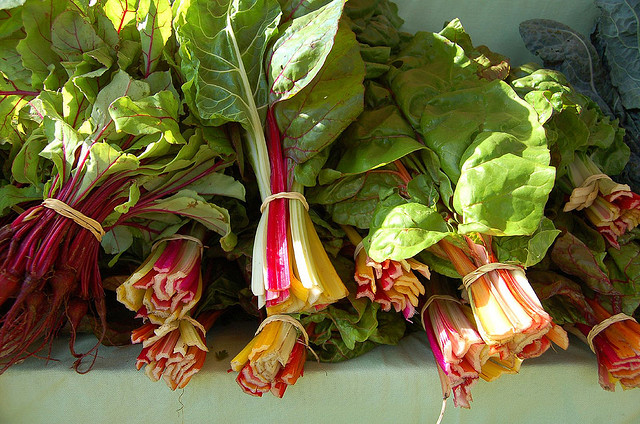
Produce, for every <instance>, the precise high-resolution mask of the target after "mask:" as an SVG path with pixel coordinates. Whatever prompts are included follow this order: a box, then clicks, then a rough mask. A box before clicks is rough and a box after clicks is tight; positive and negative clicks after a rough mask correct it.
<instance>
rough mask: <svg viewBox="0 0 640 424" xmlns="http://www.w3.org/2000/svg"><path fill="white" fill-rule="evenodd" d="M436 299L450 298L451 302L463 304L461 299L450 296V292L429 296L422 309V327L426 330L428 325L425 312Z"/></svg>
mask: <svg viewBox="0 0 640 424" xmlns="http://www.w3.org/2000/svg"><path fill="white" fill-rule="evenodd" d="M434 300H448V301H449V302H455V303H458V304H462V303H461V302H460V300H458V299H456V298H455V297H453V296H449V295H448V294H434V295H431V297H429V299H427V301H426V302H425V303H424V306H423V307H422V309H420V321H421V322H422V328H424V329H425V330H426V329H427V327H426V326H425V325H424V313H425V311H426V310H427V308H428V307H429V305H431V304H432V303H433V301H434Z"/></svg>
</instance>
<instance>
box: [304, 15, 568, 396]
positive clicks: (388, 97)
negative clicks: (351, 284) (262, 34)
mask: <svg viewBox="0 0 640 424" xmlns="http://www.w3.org/2000/svg"><path fill="white" fill-rule="evenodd" d="M370 48H371V46H370V45H369V46H367V47H366V48H364V49H363V57H365V54H366V53H365V52H366V51H367V50H368V49H370ZM389 52H390V58H389V59H388V62H387V67H388V69H387V70H386V72H385V73H383V74H381V75H377V74H374V75H370V78H369V79H368V80H367V81H366V82H365V87H366V89H365V111H364V112H363V113H362V114H361V115H360V116H359V117H358V119H357V120H356V122H355V123H354V124H352V125H351V126H350V127H349V128H347V130H346V131H345V132H344V133H343V134H342V135H341V137H340V138H339V140H338V142H337V143H336V145H335V147H334V148H333V150H332V152H331V154H330V157H329V160H328V161H327V165H326V166H325V168H324V169H323V170H322V171H321V172H320V174H319V182H320V186H318V187H316V188H315V189H313V191H312V192H311V195H310V200H311V201H312V202H314V203H317V204H321V205H325V208H326V209H327V211H328V213H330V214H331V217H332V219H333V220H334V221H335V222H337V223H340V224H343V225H350V226H353V227H357V228H360V229H362V230H367V231H368V234H367V236H366V237H364V240H362V243H361V244H362V246H363V247H364V249H363V250H364V251H366V255H364V256H363V258H362V261H360V260H359V259H360V258H356V277H355V279H356V281H358V282H359V283H360V282H361V281H362V280H363V279H364V280H366V278H365V276H366V275H367V270H366V267H365V265H366V266H369V267H372V268H373V269H381V270H382V272H381V274H380V277H379V280H378V277H376V278H373V277H371V278H369V279H368V281H371V289H367V290H365V289H363V290H361V287H362V286H360V287H359V288H358V294H357V296H358V297H370V298H371V299H372V300H373V301H375V302H378V303H380V304H381V305H383V307H384V305H385V304H387V303H389V301H390V299H391V298H392V296H395V292H397V291H398V290H400V289H399V288H396V285H397V286H398V287H399V286H401V285H402V286H404V287H406V285H407V276H406V274H405V276H403V277H401V278H399V279H398V280H395V279H394V278H393V277H391V276H392V275H401V274H403V273H404V271H403V272H400V270H402V269H403V270H411V272H413V271H414V270H418V269H420V268H421V267H423V266H424V264H427V265H429V267H430V268H431V270H432V271H434V270H435V271H436V272H438V273H443V274H445V275H448V276H450V277H453V278H461V277H465V276H466V275H467V274H473V273H475V272H476V269H478V268H481V269H483V270H484V269H489V268H488V266H492V267H493V266H495V264H496V263H499V262H501V263H504V262H509V263H510V268H509V267H506V269H501V268H493V269H492V270H491V271H483V273H482V274H481V275H480V276H479V277H478V278H477V280H475V282H474V281H472V282H471V283H469V284H468V285H466V287H465V290H463V292H464V293H463V295H462V297H464V298H465V299H466V300H467V301H468V302H469V303H470V305H471V308H472V312H471V311H470V312H471V315H470V318H471V321H465V322H467V324H465V325H467V326H468V330H469V331H471V329H473V331H475V332H476V334H477V340H479V341H480V342H481V343H482V344H484V345H485V346H486V349H487V351H486V352H487V353H485V354H482V355H481V356H476V358H477V359H476V360H474V361H472V362H473V372H471V373H470V374H469V373H467V374H464V375H459V374H458V369H457V368H455V367H454V368H452V367H451V364H450V363H449V362H447V360H446V357H445V356H443V355H437V354H436V359H437V362H438V364H439V369H440V370H441V371H442V373H443V375H444V377H443V384H444V386H447V387H448V388H453V393H454V398H455V403H456V404H457V405H464V406H467V407H468V406H469V401H470V400H471V396H470V393H469V391H468V388H467V386H468V385H469V384H470V383H472V382H473V381H475V380H476V379H477V378H478V377H480V376H483V378H486V379H489V380H490V379H493V378H495V376H497V375H499V374H500V372H497V371H495V370H496V369H497V368H500V367H502V369H507V368H508V369H510V370H512V371H513V370H515V369H517V366H518V364H519V362H518V361H521V360H522V359H524V358H528V357H534V356H538V355H540V354H542V353H543V352H544V351H545V350H547V349H548V348H549V346H550V341H554V342H556V343H558V344H559V345H560V346H562V347H566V344H567V338H566V334H564V332H563V330H562V329H561V328H560V327H558V326H555V325H554V324H553V323H552V321H551V318H550V316H549V315H548V314H547V313H546V312H545V311H544V310H543V308H542V305H541V304H540V301H539V300H538V299H537V297H536V295H535V293H534V292H533V290H532V289H531V287H530V286H529V283H528V281H527V279H526V277H525V274H524V272H523V271H522V269H521V268H520V267H517V266H516V265H520V266H522V267H529V266H533V265H535V264H536V263H538V262H539V261H541V260H542V259H543V257H544V256H545V253H546V252H547V250H548V248H549V247H550V246H551V244H552V243H553V240H554V239H555V237H556V236H557V235H558V233H559V231H557V230H556V229H555V228H554V226H553V224H552V223H551V221H550V220H548V219H547V218H545V216H544V209H545V205H546V203H547V200H548V198H549V194H550V192H551V190H552V188H553V187H554V184H555V179H556V170H555V168H554V167H553V166H551V163H550V162H551V156H550V151H549V149H548V144H547V143H548V140H547V133H546V131H545V128H544V127H543V125H542V122H541V121H540V119H539V116H538V114H537V112H536V111H535V109H534V108H533V107H532V106H530V105H529V104H527V103H526V102H525V101H524V100H523V99H521V98H520V97H519V96H518V94H517V93H516V92H515V91H514V90H513V88H512V87H511V86H510V85H509V84H507V83H506V82H504V81H503V79H506V78H507V76H508V75H509V70H510V67H509V64H508V60H507V59H506V58H504V57H502V56H500V55H497V54H495V53H492V52H490V51H489V50H488V49H486V48H482V47H480V48H476V47H474V46H473V45H472V44H471V41H470V39H469V36H468V35H467V34H466V33H465V32H464V29H463V28H462V26H461V25H460V23H459V22H458V21H457V20H456V21H452V22H451V23H449V25H447V26H446V27H445V29H443V30H442V31H441V32H440V33H438V34H434V33H427V32H418V33H416V34H415V35H413V36H406V35H404V36H402V37H398V39H397V44H396V45H395V46H393V47H390V48H389ZM345 231H347V230H345ZM349 238H350V239H352V240H353V241H352V243H353V244H354V245H355V244H358V240H357V238H356V237H351V236H350V237H349ZM360 255H362V254H360ZM421 262H424V264H422V263H421ZM502 268H505V267H504V266H503V267H502ZM392 270H393V271H392ZM399 272H400V274H398V273H399ZM411 275H412V276H413V277H415V275H417V274H416V273H415V272H413V274H411ZM424 275H425V276H428V273H424ZM396 278H397V277H396ZM374 279H375V283H374ZM412 287H415V288H417V289H419V288H422V290H421V292H420V291H415V292H405V296H406V297H407V300H408V302H409V303H412V302H415V305H414V309H413V311H414V312H409V313H406V314H405V317H407V318H411V316H412V315H413V313H415V312H417V310H416V309H415V307H417V306H418V305H419V304H420V305H423V304H426V305H425V306H423V312H422V314H421V318H422V320H423V322H424V324H425V329H427V334H431V333H430V331H436V328H437V326H439V325H441V322H445V321H446V320H449V322H451V320H455V319H456V318H453V316H449V315H447V314H445V315H443V314H442V313H440V314H436V315H433V316H432V317H431V319H429V318H425V317H426V316H427V315H425V313H426V311H425V309H426V308H433V307H437V305H436V303H434V302H432V300H431V297H432V295H434V294H435V295H438V294H439V293H438V290H434V289H433V287H432V285H429V284H426V285H425V287H426V293H430V295H429V296H424V297H422V296H421V295H424V294H425V288H424V287H423V285H422V284H421V283H419V285H418V284H416V283H412ZM453 291H454V292H455V290H453ZM372 292H373V293H374V294H372ZM448 296H449V295H448ZM449 297H450V298H451V299H453V300H454V301H456V302H459V301H460V300H459V297H460V295H458V294H453V296H449ZM456 299H457V300H456ZM450 312H451V313H453V311H450ZM461 314H462V312H459V313H458V315H459V316H462V315H461ZM442 320H445V321H442ZM429 323H431V324H433V325H434V328H433V330H430V329H429V328H431V327H430V325H429ZM443 325H446V324H443ZM465 331H466V330H465ZM474 340H475V339H474ZM433 342H434V343H435V339H434V340H433ZM434 343H431V344H432V349H433V350H434V352H437V351H438V350H439V349H441V347H438V346H437V345H434ZM471 346H476V347H474V349H475V350H474V354H473V355H480V353H481V352H483V350H478V346H477V343H476V342H469V343H468V344H467V349H470V348H471ZM465 352H467V351H466V350H464V351H463V352H459V353H458V354H459V355H460V356H459V358H458V359H455V360H454V359H451V360H453V361H457V362H455V363H458V362H459V361H461V360H462V357H463V356H464V355H465ZM491 357H495V358H497V359H495V360H491V361H488V360H489V358H491ZM479 358H483V359H479ZM487 361H488V362H487ZM495 361H501V362H500V363H499V364H498V363H497V362H495ZM496 367H497V368H496ZM505 367H506V368H505ZM483 370H484V371H483ZM467 371H469V370H467ZM467 371H465V372H467ZM444 382H446V384H445V383H444ZM444 386H443V390H444V392H445V396H448V392H449V390H448V389H446V388H445V387H444Z"/></svg>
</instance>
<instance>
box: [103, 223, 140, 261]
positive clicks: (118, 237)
mask: <svg viewBox="0 0 640 424" xmlns="http://www.w3.org/2000/svg"><path fill="white" fill-rule="evenodd" d="M132 244H133V234H132V233H131V229H130V228H129V227H126V226H123V225H118V226H117V227H114V228H112V229H110V230H109V231H107V232H106V233H105V235H104V237H102V241H101V243H100V245H101V246H102V248H103V249H104V251H105V253H107V254H108V255H117V254H119V253H122V252H124V251H126V250H127V249H128V248H130V247H131V245H132Z"/></svg>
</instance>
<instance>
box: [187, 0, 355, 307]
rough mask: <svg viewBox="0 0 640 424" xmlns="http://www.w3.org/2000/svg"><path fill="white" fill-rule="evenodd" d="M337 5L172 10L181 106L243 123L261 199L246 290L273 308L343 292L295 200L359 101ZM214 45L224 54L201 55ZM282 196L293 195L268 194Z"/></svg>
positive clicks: (207, 118)
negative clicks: (178, 45) (181, 83)
mask: <svg viewBox="0 0 640 424" xmlns="http://www.w3.org/2000/svg"><path fill="white" fill-rule="evenodd" d="M343 5H344V1H341V0H334V1H331V2H329V3H327V4H326V5H324V6H322V7H305V8H298V7H297V4H294V2H283V3H282V4H279V3H278V2H276V1H270V0H263V1H258V2H248V1H239V2H223V3H220V4H215V5H212V4H211V3H209V2H204V1H196V2H190V3H186V2H185V3H181V4H180V5H179V7H178V9H177V16H176V19H175V25H176V31H177V34H178V40H179V41H180V43H181V49H180V52H181V57H182V64H181V69H182V72H183V74H184V75H185V81H186V82H185V85H184V86H183V88H184V89H185V92H186V95H187V99H188V101H187V104H188V106H189V107H190V109H191V111H192V113H194V114H195V115H197V116H198V117H199V118H200V120H202V121H203V122H206V123H209V124H220V123H223V122H230V121H232V122H238V123H240V124H241V125H242V128H243V138H244V141H245V143H244V146H245V149H246V152H247V157H248V159H249V162H250V164H251V166H252V168H253V170H254V173H255V175H256V179H257V183H258V187H259V191H260V197H261V200H262V201H263V202H264V203H263V207H262V217H261V219H260V223H259V224H258V228H257V232H256V237H255V243H254V249H253V266H252V289H253V291H254V294H255V295H256V296H258V299H259V306H262V305H265V304H266V305H267V306H268V307H269V308H270V310H271V312H272V313H274V312H293V311H300V310H306V309H309V308H312V307H314V306H318V305H322V304H327V303H331V302H334V301H335V300H337V299H340V298H342V297H344V296H345V295H346V290H345V289H344V286H343V284H342V282H341V281H340V279H339V278H338V277H337V274H336V273H335V272H334V271H333V266H332V265H331V262H330V261H329V259H328V257H327V255H326V253H325V251H324V248H323V247H322V245H321V243H320V241H319V238H318V237H317V234H316V232H315V229H314V227H313V224H312V222H311V220H310V218H309V216H308V213H307V211H306V202H305V201H304V197H303V196H302V191H303V188H302V187H303V185H304V184H313V183H314V180H315V175H316V174H317V171H318V168H319V167H320V166H321V165H322V163H323V161H324V160H325V159H326V155H324V154H323V152H324V151H325V150H326V149H325V148H326V147H327V146H328V145H329V144H331V142H333V140H334V139H335V137H336V136H337V135H338V134H339V133H340V132H341V131H342V130H343V129H344V128H345V127H346V126H347V125H348V124H349V123H350V122H351V121H352V120H353V119H354V118H355V117H356V116H357V115H358V113H359V112H360V110H361V109H360V108H361V107H362V106H361V103H362V85H361V80H362V76H363V66H362V62H361V60H360V58H359V55H358V50H357V44H356V42H355V40H354V37H353V34H352V33H351V31H350V30H349V29H348V28H347V27H345V26H344V25H342V24H340V17H341V14H342V9H343ZM195 16H199V18H198V19H195V18H194V17H195ZM212 42H213V43H214V45H216V46H219V49H212V48H211V43H212ZM216 50H221V51H222V50H224V51H225V52H226V54H225V57H224V58H222V57H219V56H217V55H216V54H213V53H210V52H212V51H216ZM265 132H266V137H265ZM283 192H285V193H298V194H293V195H288V196H289V197H288V198H286V197H285V198H275V199H274V198H273V197H272V195H276V196H278V195H279V194H280V193H283ZM272 308H273V309H272Z"/></svg>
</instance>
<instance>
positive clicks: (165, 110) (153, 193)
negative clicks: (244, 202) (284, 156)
mask: <svg viewBox="0 0 640 424" xmlns="http://www.w3.org/2000/svg"><path fill="white" fill-rule="evenodd" d="M40 3H43V4H44V3H49V2H47V1H44V2H35V1H34V2H30V3H29V4H27V5H25V6H24V8H23V9H22V14H17V15H16V16H17V17H18V18H17V19H19V18H20V16H21V17H22V19H24V20H25V22H30V24H29V25H27V26H25V30H26V32H27V37H26V38H23V39H21V40H20V41H19V42H18V44H17V46H15V49H16V51H17V52H22V53H23V61H24V63H25V64H26V65H27V66H28V67H29V69H30V70H31V71H32V74H31V83H32V86H33V88H34V89H35V90H37V92H34V93H33V94H37V96H36V97H35V98H33V99H32V100H31V101H30V102H29V103H28V105H29V106H28V109H26V106H24V105H23V109H22V111H21V114H20V116H19V117H18V119H17V120H16V121H15V122H13V121H12V125H15V130H16V131H17V133H18V134H21V135H23V136H24V144H23V145H22V146H21V148H20V151H19V152H18V154H17V156H16V157H15V159H14V162H13V168H12V174H13V177H14V178H15V180H16V181H17V182H19V183H22V184H30V185H31V186H32V187H33V188H35V189H36V190H38V191H40V193H41V196H42V197H44V198H45V200H44V202H42V203H37V204H35V205H34V206H30V207H27V209H26V210H25V211H24V212H22V213H21V214H20V215H19V216H18V217H17V218H15V219H14V220H13V222H12V223H11V224H9V225H6V226H4V227H3V228H2V230H1V231H0V232H1V233H2V237H1V241H0V259H1V261H2V268H1V270H0V287H2V290H1V291H2V295H1V296H0V304H1V305H2V306H3V313H2V317H1V318H0V323H1V327H0V357H1V361H2V367H3V368H2V370H3V371H4V370H6V368H7V367H9V366H10V365H12V364H13V363H15V362H17V361H19V360H21V359H23V358H25V357H27V356H31V355H33V354H35V353H37V352H38V351H40V350H41V349H43V348H46V347H47V346H48V345H49V344H50V343H51V341H52V339H53V337H54V336H55V335H56V333H57V332H58V330H59V329H60V328H61V327H62V325H63V324H64V323H65V321H66V320H67V318H68V319H69V321H70V324H71V329H72V339H71V346H70V347H71V351H72V354H74V356H76V357H77V358H78V361H77V362H76V367H77V366H78V365H79V363H80V360H81V359H82V357H84V356H85V355H86V354H88V353H85V354H80V353H76V352H75V351H74V346H73V344H74V340H75V331H76V328H77V327H78V324H79V322H80V320H81V319H82V317H83V316H84V315H85V314H86V313H87V311H88V310H89V308H93V309H94V311H95V313H96V314H97V315H98V317H99V320H100V322H101V325H100V327H101V328H102V331H103V335H104V331H105V329H106V326H107V324H106V322H105V315H106V310H105V303H104V291H103V288H102V285H101V276H100V272H99V269H98V257H99V255H100V252H99V250H100V246H101V245H102V247H103V248H104V249H105V250H106V251H107V253H110V254H115V255H116V256H115V257H114V259H113V261H114V262H115V261H117V259H118V257H119V255H120V254H122V253H123V252H124V251H126V250H127V249H128V248H129V247H130V246H131V245H132V244H133V242H134V238H138V239H141V240H142V243H148V241H149V240H151V239H153V238H154V237H156V236H157V235H159V234H164V235H170V234H172V233H173V232H175V231H177V230H178V229H179V228H180V226H182V225H183V224H184V222H185V221H184V220H183V219H182V218H181V217H180V216H188V217H189V218H191V219H194V220H196V221H198V222H200V223H202V224H203V225H204V226H205V227H207V228H208V229H209V230H213V231H215V232H217V233H218V234H220V236H221V238H220V242H221V245H222V246H223V247H224V248H226V249H230V248H232V247H233V245H234V243H235V240H234V235H233V234H232V233H231V228H230V218H229V214H228V212H227V211H226V209H224V208H221V207H218V206H216V205H215V204H213V203H210V202H209V201H208V200H207V199H210V198H211V197H212V196H213V195H214V194H226V195H230V196H233V197H237V198H242V197H243V196H244V189H243V187H242V186H241V185H240V184H239V183H237V182H236V181H235V180H233V178H231V177H228V176H224V175H223V174H221V173H217V172H216V171H220V170H223V169H224V168H225V167H226V166H228V165H229V164H230V159H233V150H232V149H231V147H230V143H229V141H228V140H227V139H226V136H225V134H224V133H223V132H222V131H220V130H218V129H203V128H200V127H195V128H190V129H188V130H187V131H185V132H184V133H183V132H181V128H180V124H179V122H180V119H179V109H180V107H179V105H180V99H179V98H178V97H177V92H176V91H175V89H174V88H173V84H172V77H171V73H170V72H168V71H161V70H156V67H157V66H161V67H168V65H167V64H166V63H164V64H163V62H162V61H161V60H160V57H161V52H162V48H163V45H164V44H165V43H167V40H168V38H169V37H170V35H171V13H170V10H169V9H165V10H164V12H162V13H161V12H159V11H158V10H155V9H154V11H152V12H153V13H158V15H157V18H158V21H157V22H156V25H159V26H160V27H161V31H160V32H159V33H157V34H156V37H160V38H158V39H154V40H153V42H152V41H151V40H150V39H149V37H153V34H149V33H148V32H147V30H146V28H145V27H140V32H141V33H140V34H141V35H140V36H139V39H140V41H139V42H138V41H136V42H134V41H131V40H127V39H126V37H128V36H130V32H128V31H129V30H133V31H136V29H135V24H136V21H135V19H134V18H135V15H134V16H129V15H128V14H127V11H124V10H123V11H120V12H121V13H122V14H123V16H117V10H115V9H112V8H109V7H106V6H103V5H99V6H96V7H87V8H86V9H82V8H80V9H78V8H77V5H75V4H72V3H69V4H67V3H66V2H56V4H55V7H53V6H52V7H51V14H50V15H47V14H45V13H44V11H43V10H45V9H46V10H49V6H47V7H43V4H40ZM166 5H168V3H167V4H165V6H166ZM156 6H158V5H157V4H155V3H153V4H152V5H150V6H148V7H156ZM167 10H169V14H168V15H167ZM147 12H149V11H148V10H143V9H142V8H141V9H139V10H138V13H140V14H141V15H140V16H146V13H147ZM125 15H127V16H125ZM125 17H127V18H128V20H126V22H125V20H124V18H125ZM120 18H122V19H120ZM140 19H142V18H140ZM132 20H133V21H132ZM115 21H117V22H120V23H121V24H122V25H125V23H128V26H127V31H121V32H118V31H117V29H116V28H115V27H114V26H113V22H115ZM45 22H48V23H50V24H51V25H49V24H46V25H45V24H44V23H45ZM31 23H34V24H35V23H42V24H43V25H42V28H40V24H38V25H37V26H32V24H31ZM70 26H71V27H73V28H74V31H68V28H69V27H70ZM119 29H122V28H120V27H119ZM43 31H44V32H43ZM75 31H78V32H79V33H81V35H82V37H81V36H80V35H79V34H78V33H76V32H75ZM127 34H129V35H127ZM125 41H130V42H129V43H127V42H125ZM118 42H122V43H123V44H124V45H127V49H126V50H124V51H118V52H116V50H114V48H113V46H115V45H116V44H117V43H118ZM32 43H41V46H40V47H41V48H39V49H38V50H41V51H38V54H41V55H44V56H47V55H48V56H47V57H49V56H51V62H52V63H55V65H53V67H52V69H50V70H49V69H42V66H41V64H40V62H39V61H38V60H36V59H38V58H37V57H35V53H34V50H30V52H28V53H26V52H25V49H27V50H28V49H29V46H31V45H32ZM42 43H43V44H42ZM154 43H155V44H154ZM151 44H153V45H154V46H155V47H153V49H152V46H151ZM147 49H149V50H147ZM158 49H159V50H158ZM143 50H144V51H145V52H146V53H147V54H148V55H152V56H145V57H147V58H151V57H152V58H153V60H151V59H149V60H148V61H147V60H142V61H141V64H140V65H138V64H137V63H136V64H135V66H134V64H133V58H131V57H123V55H124V54H125V53H126V54H131V55H132V56H133V57H136V55H137V54H138V53H140V52H141V51H143ZM143 56H144V55H143ZM54 58H55V59H54ZM65 69H66V71H67V72H64V70H65ZM124 69H127V70H128V71H130V72H131V74H129V73H128V72H127V71H125V70H124ZM25 130H26V131H27V132H26V133H22V132H21V131H25ZM34 152H40V157H37V156H36V159H34V160H29V159H28V158H29V157H31V156H32V155H33V154H34ZM45 181H46V183H44V182H45ZM211 182H215V183H216V184H219V183H223V184H222V186H221V187H220V188H212V187H211V186H210V183H211ZM198 184H202V185H200V186H199V185H198ZM11 187H15V186H6V187H3V190H5V193H6V192H7V191H12V189H11ZM11 199H12V201H13V202H14V203H15V204H18V203H20V202H23V201H28V200H31V199H30V198H25V197H20V196H13V197H11ZM100 339H101V337H100ZM34 343H35V344H34ZM96 347H97V345H96ZM95 349H96V348H95V347H94V349H92V350H91V351H90V352H94V359H95Z"/></svg>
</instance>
